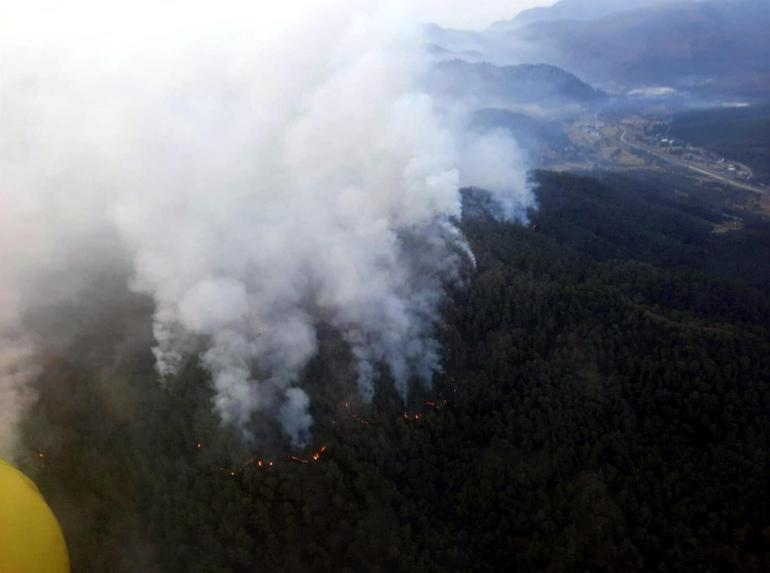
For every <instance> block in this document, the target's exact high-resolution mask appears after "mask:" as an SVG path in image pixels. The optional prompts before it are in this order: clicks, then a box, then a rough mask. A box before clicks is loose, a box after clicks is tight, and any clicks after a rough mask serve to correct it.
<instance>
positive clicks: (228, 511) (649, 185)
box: [25, 172, 770, 573]
mask: <svg viewBox="0 0 770 573" xmlns="http://www.w3.org/2000/svg"><path fill="white" fill-rule="evenodd" d="M537 177H538V180H539V191H538V199H539V203H540V208H539V210H538V211H537V212H534V213H532V216H531V224H530V225H528V226H524V225H518V224H510V223H501V222H497V221H496V220H495V219H494V218H493V217H491V216H489V215H488V212H487V211H488V209H487V207H488V205H487V204H486V199H485V197H484V195H483V194H482V193H480V192H477V191H466V192H465V194H464V199H465V211H466V216H465V219H464V221H463V223H462V225H463V228H464V231H465V233H466V235H467V236H468V237H469V240H470V243H471V246H472V248H473V251H474V253H475V256H476V259H477V268H476V269H475V270H471V269H468V271H467V276H466V284H464V285H453V286H451V288H450V294H451V296H450V302H449V303H448V304H447V306H446V309H445V324H444V329H443V333H442V340H443V352H444V367H445V372H444V374H442V375H441V376H440V377H439V378H438V379H437V380H436V381H435V384H434V388H433V389H432V390H426V391H425V392H424V393H420V394H419V395H414V396H413V397H412V402H411V403H410V404H408V405H407V406H404V405H403V404H401V403H400V400H399V399H398V398H397V397H396V394H395V392H394V391H393V390H392V389H391V387H390V386H389V384H388V382H387V380H383V381H382V383H381V384H380V386H381V387H380V389H379V392H378V397H377V398H376V399H375V403H374V404H372V405H365V404H362V403H361V401H360V400H359V399H358V398H357V396H356V392H355V383H354V376H353V373H352V369H351V367H350V362H351V357H350V356H349V353H348V351H347V349H346V346H345V345H344V344H343V343H342V341H341V340H339V339H338V337H336V336H335V335H334V333H332V332H329V333H327V334H326V335H325V336H324V339H323V340H322V348H321V352H320V354H319V356H318V358H317V359H315V360H314V362H313V363H312V364H311V365H310V367H309V368H308V370H307V372H306V373H305V376H306V377H307V379H308V383H307V384H305V387H306V388H308V389H309V392H310V393H311V394H314V395H313V396H312V398H313V400H312V404H313V405H314V407H313V408H314V411H313V412H312V414H313V417H314V419H315V420H316V425H315V427H314V442H313V444H312V446H310V447H308V448H307V449H306V450H303V451H292V450H291V449H290V448H289V446H288V445H287V444H286V443H283V442H282V441H281V439H280V438H273V437H271V438H270V439H269V440H267V438H263V439H257V445H256V446H255V445H247V444H244V443H243V441H242V440H241V439H240V437H239V436H237V435H235V434H234V433H233V432H231V431H229V430H226V429H225V430H223V429H220V427H219V424H218V419H217V418H216V417H215V414H213V413H212V412H211V408H210V399H211V391H210V390H209V389H208V386H207V380H206V375H205V374H204V372H203V371H202V370H200V369H199V368H198V366H197V365H196V364H190V365H189V366H188V368H187V369H186V370H185V372H184V374H183V375H181V376H180V377H179V378H178V379H177V380H173V381H171V382H170V383H169V384H168V385H166V386H162V385H160V384H158V382H157V380H156V378H155V376H154V373H153V369H152V365H153V357H152V355H151V354H150V353H149V352H148V351H147V350H141V351H139V350H137V349H146V348H147V347H148V346H147V341H148V340H149V339H150V336H151V333H150V330H149V329H150V326H149V325H150V313H151V311H152V308H151V305H150V304H149V303H148V301H147V300H145V299H143V298H141V297H138V296H136V295H132V294H130V293H128V292H126V291H124V290H121V288H120V287H119V286H117V285H121V284H125V283H124V281H123V280H122V279H116V278H115V277H106V278H105V280H104V281H103V282H102V283H101V284H100V285H99V287H98V288H99V289H101V290H102V291H104V290H105V289H107V290H110V289H111V290H110V292H111V293H112V294H110V295H109V296H106V295H105V296H103V297H102V298H101V299H99V301H98V304H94V307H93V308H94V309H96V308H98V309H99V310H98V312H97V311H95V310H93V309H92V310H88V309H77V310H73V311H72V313H71V315H68V316H70V319H71V320H73V321H77V324H79V325H80V326H81V328H80V330H81V331H83V332H87V333H88V335H87V336H84V337H81V338H80V339H78V340H74V341H72V342H71V343H69V345H68V346H67V347H66V348H64V349H56V350H52V351H51V356H50V360H49V362H48V364H47V365H46V367H45V372H44V374H43V376H42V377H41V380H40V382H39V387H38V391H39V394H40V400H39V402H38V405H37V406H36V410H35V411H34V412H33V413H32V415H31V416H29V421H28V422H27V425H26V428H25V439H26V444H27V447H28V451H29V454H28V457H27V459H26V463H25V469H26V470H27V471H29V472H30V473H31V474H32V475H33V477H34V478H35V479H36V480H37V482H38V483H39V484H40V486H41V489H42V490H43V491H44V494H45V495H46V496H47V498H48V499H49V500H50V501H51V503H52V505H53V507H54V509H55V511H56V512H57V514H58V515H59V517H60V518H61V520H62V522H63V526H64V528H65V533H66V535H67V537H68V540H69V543H70V549H71V552H72V559H73V571H77V572H104V571H115V572H140V571H141V572H153V571H158V572H185V573H192V572H218V573H225V572H246V571H263V570H264V571H286V572H305V571H340V572H343V571H382V572H385V571H404V572H413V571H487V572H500V571H515V570H523V571H704V572H705V571H725V572H727V571H747V572H751V571H756V572H760V571H768V570H770V443H768V442H769V441H770V266H768V264H767V261H768V260H770V225H768V223H767V222H765V221H762V220H761V219H759V218H754V217H752V216H751V215H749V214H747V213H742V214H741V215H742V217H743V218H744V229H743V230H740V231H735V232H732V233H727V234H721V235H718V234H714V233H713V227H714V225H715V224H717V223H719V222H720V221H721V220H722V218H723V215H722V210H723V209H724V208H725V206H726V205H727V204H728V202H727V199H726V198H725V197H724V195H723V192H721V191H714V190H711V191H702V192H698V191H697V190H695V189H689V188H687V189H685V188H684V187H682V186H684V185H685V183H683V182H671V181H669V180H664V179H660V180H658V179H650V178H649V177H642V176H632V175H629V176H621V175H597V176H596V177H595V178H585V177H577V176H572V175H557V174H553V173H546V172H544V173H540V174H538V176H537ZM674 190H677V191H678V193H674ZM95 296H96V295H95ZM316 381H317V382H316ZM73 398H76V399H73ZM255 432H256V433H257V435H258V436H273V434H276V432H273V431H272V429H271V428H270V427H268V426H266V427H259V426H257V427H255ZM289 456H294V458H293V459H292V458H290V457H289ZM271 462H272V463H271Z"/></svg>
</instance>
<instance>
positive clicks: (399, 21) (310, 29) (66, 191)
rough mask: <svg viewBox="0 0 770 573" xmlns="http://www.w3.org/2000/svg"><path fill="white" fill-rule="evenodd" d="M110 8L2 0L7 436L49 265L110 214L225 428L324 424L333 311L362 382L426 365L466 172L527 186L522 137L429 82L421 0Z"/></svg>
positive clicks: (163, 327)
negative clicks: (313, 390)
mask: <svg viewBox="0 0 770 573" xmlns="http://www.w3.org/2000/svg"><path fill="white" fill-rule="evenodd" d="M65 4H66V5H65ZM105 4H108V3H98V2H91V1H85V0H76V1H75V2H68V3H55V2H32V4H31V5H27V6H26V7H22V6H20V5H19V3H15V2H14V3H10V2H9V3H4V4H2V13H0V121H1V122H2V124H1V125H0V173H1V174H2V182H1V183H0V265H2V269H3V271H2V274H0V340H2V348H3V351H2V353H1V354H0V408H2V416H1V418H2V423H0V448H2V450H0V453H5V454H6V455H8V453H9V452H10V451H11V450H12V449H13V447H14V437H13V436H14V435H13V429H14V427H15V425H16V424H17V423H18V420H19V419H20V417H21V416H22V415H23V412H24V410H25V408H27V407H28V406H29V404H30V403H31V401H33V400H34V395H33V393H32V392H31V390H30V387H29V384H28V382H29V380H30V379H31V378H33V377H34V376H35V371H36V360H37V358H36V349H37V348H39V344H38V342H36V340H35V339H34V337H33V336H31V335H30V333H29V332H26V331H25V326H24V325H25V321H24V317H25V315H26V314H28V313H29V312H30V311H31V310H32V309H34V308H35V307H36V306H37V305H39V304H40V302H41V297H43V296H44V295H43V292H44V289H42V288H41V284H40V282H41V277H43V276H50V267H51V266H52V265H54V264H55V265H59V267H61V268H66V261H67V260H68V258H69V257H71V256H72V254H73V253H78V255H79V256H83V253H88V249H89V248H90V243H89V237H93V236H94V233H98V232H103V231H104V230H105V229H108V230H109V231H111V232H114V233H116V234H117V236H118V237H120V241H121V246H120V248H121V249H123V250H125V251H126V252H128V253H129V255H130V259H131V260H132V265H133V278H132V280H131V288H132V289H134V290H135V291H137V292H141V293H146V294H148V295H150V296H151V297H152V298H153V300H154V302H155V313H154V336H155V348H154V353H155V357H156V362H157V370H158V373H159V377H160V378H161V379H163V380H165V379H170V378H173V376H174V375H175V373H176V372H177V371H178V368H179V367H180V365H181V364H182V363H183V362H184V360H186V359H188V358H189V357H191V356H193V357H194V356H196V355H200V359H201V361H202V363H203V364H204V366H205V367H206V369H207V370H208V371H209V372H210V374H211V380H212V385H213V387H214V390H215V395H216V398H215V403H214V408H215V409H216V411H217V412H218V413H219V415H220V416H221V418H222V421H223V422H224V423H226V424H230V423H232V424H236V425H238V426H239V427H241V428H242V429H243V430H244V432H245V433H247V429H248V425H249V420H250V419H251V417H252V416H253V415H268V416H274V417H275V418H276V419H277V420H279V421H280V423H281V424H282V426H283V428H284V429H285V431H286V432H287V434H288V435H289V436H290V437H291V439H292V440H293V441H294V442H295V443H298V444H299V443H302V442H304V441H305V440H307V439H308V437H309V432H310V429H311V426H312V419H311V417H310V416H309V414H308V408H309V399H308V396H307V394H306V393H305V392H304V390H303V389H302V388H301V387H299V380H300V374H301V372H302V369H303V367H305V365H306V364H307V363H308V361H309V360H310V359H311V358H312V357H313V356H314V354H315V353H316V350H317V327H318V325H319V324H321V323H324V324H326V325H329V326H331V327H333V328H335V329H336V330H337V331H338V332H340V334H341V335H342V336H343V338H344V339H345V340H346V341H347V343H348V344H349V345H350V347H351V351H352V354H353V356H354V357H355V360H356V362H357V369H358V385H359V389H360V392H361V394H362V396H363V397H364V398H365V399H371V398H372V395H373V392H374V390H373V388H374V384H373V382H374V379H375V377H376V376H377V373H378V372H380V371H382V370H383V369H386V370H387V371H389V373H390V375H391V377H392V378H393V380H394V381H395V384H396V386H397V389H398V391H399V392H400V393H401V394H402V396H407V394H408V392H409V385H410V383H414V382H418V383H422V384H425V385H428V384H430V381H431V377H432V376H433V374H434V373H435V372H436V371H437V370H438V369H439V364H440V357H439V353H440V349H439V346H438V343H437V341H436V338H435V332H436V328H437V325H438V323H439V320H440V317H439V313H438V306H439V304H440V302H441V298H442V285H444V284H446V282H447V281H452V280H455V279H456V273H457V270H458V268H459V267H460V265H462V264H463V263H464V261H465V262H467V260H468V257H469V254H468V253H469V249H468V248H467V245H466V244H465V241H464V238H463V237H462V235H461V233H460V232H459V231H458V229H457V227H456V225H455V221H456V220H457V218H459V216H460V197H459V193H458V190H459V188H460V187H461V186H465V185H478V186H482V187H484V188H486V189H488V190H490V191H491V192H493V193H494V194H495V196H496V197H497V199H498V201H499V203H500V205H501V214H502V215H503V216H505V217H512V218H516V217H522V216H523V213H525V211H526V209H527V208H528V207H530V206H531V205H532V203H533V199H532V194H531V191H530V189H529V188H528V186H527V181H526V170H525V166H524V165H523V162H522V159H521V155H520V153H519V150H518V147H517V145H516V143H515V142H514V141H513V140H511V139H510V138H509V137H508V136H506V135H504V134H502V133H492V134H489V135H486V136H480V135H474V134H470V133H465V132H464V131H463V130H462V128H461V127H460V126H462V125H463V121H462V120H461V119H459V118H458V117H457V114H456V110H455V111H454V112H452V113H451V114H450V113H448V112H446V113H445V112H442V111H440V110H437V109H436V106H435V105H434V103H433V101H432V99H431V97H430V96H429V95H427V94H425V93H423V91H422V89H421V87H420V76H421V74H422V72H423V69H424V65H425V64H424V62H423V59H422V49H421V45H422V40H421V38H420V34H419V27H418V26H417V25H416V24H414V20H413V19H412V18H411V17H410V13H411V11H410V6H409V5H408V3H402V4H401V5H400V6H399V7H398V8H395V7H394V3H393V2H376V1H357V2H356V1H344V0H340V1H334V2H305V1H298V0H289V1H284V2H281V3H276V4H280V6H272V5H270V4H268V3H253V2H246V1H245V0H244V1H242V2H240V1H226V2H218V3H216V4H212V3H210V2H202V1H201V2H197V1H193V2H190V1H189V0H188V1H185V2H177V1H166V2H157V1H156V2H136V1H134V2H131V3H124V4H121V5H112V6H106V5H105ZM63 272H64V273H65V274H66V271H63ZM76 292H77V291H76V290H73V292H72V293H71V296H77V295H76ZM38 334H39V333H38Z"/></svg>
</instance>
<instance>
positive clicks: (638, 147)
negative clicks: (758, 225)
mask: <svg viewBox="0 0 770 573" xmlns="http://www.w3.org/2000/svg"><path fill="white" fill-rule="evenodd" d="M620 143H621V144H623V145H626V146H628V147H629V148H631V149H635V150H637V151H642V152H644V153H648V154H650V155H652V156H654V157H657V158H658V159H660V160H661V161H665V162H666V163H670V164H672V165H676V166H677V167H684V168H685V169H689V170H691V171H695V172H696V173H700V174H701V175H705V176H706V177H710V178H711V179H715V180H716V181H719V182H720V183H725V184H727V185H732V186H733V187H737V188H738V189H744V190H746V191H751V192H753V193H759V194H760V195H765V194H767V193H768V190H767V189H763V188H762V187H757V186H756V185H749V184H748V183H741V182H740V181H735V180H733V179H730V178H729V177H725V176H724V175H720V174H718V173H714V172H713V171H709V170H708V169H703V168H702V167H695V166H694V165H690V164H689V163H687V162H686V161H682V160H679V159H675V158H673V157H669V156H668V155H663V154H661V153H658V152H656V151H655V150H653V149H650V148H648V147H645V146H642V145H638V144H635V143H630V142H628V141H627V140H626V128H625V127H621V128H620Z"/></svg>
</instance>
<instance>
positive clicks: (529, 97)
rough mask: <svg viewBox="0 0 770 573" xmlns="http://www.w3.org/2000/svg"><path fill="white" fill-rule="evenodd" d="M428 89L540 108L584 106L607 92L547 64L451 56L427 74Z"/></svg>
mask: <svg viewBox="0 0 770 573" xmlns="http://www.w3.org/2000/svg"><path fill="white" fill-rule="evenodd" d="M427 82H428V85H429V86H430V88H431V90H432V91H433V92H434V93H436V94H439V95H441V96H448V97H451V98H454V99H460V100H464V101H471V102H472V103H474V104H476V105H477V106H485V107H489V106H503V107H505V106H507V107H511V106H516V105H527V104H532V105H537V106H538V107H539V108H541V109H546V108H563V107H564V106H570V105H586V104H590V103H593V102H596V101H598V100H602V99H604V98H605V97H606V95H605V94H604V93H603V92H601V91H599V90H596V89H594V88H593V87H591V86H590V85H588V84H587V83H585V82H583V81H582V80H581V79H580V78H578V77H577V76H575V75H574V74H571V73H569V72H566V71H565V70H563V69H561V68H558V67H555V66H551V65H547V64H521V65H517V66H496V65H494V64H490V63H488V62H467V61H463V60H460V59H453V60H447V61H442V62H438V63H437V64H435V65H434V66H433V67H432V68H431V69H430V71H429V72H428V74H427Z"/></svg>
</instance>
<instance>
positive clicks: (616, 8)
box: [491, 0, 692, 30]
mask: <svg viewBox="0 0 770 573" xmlns="http://www.w3.org/2000/svg"><path fill="white" fill-rule="evenodd" d="M691 1H692V0H691ZM666 2H670V0H591V1H590V2H587V1H586V0H561V2H557V3H556V4H554V5H552V6H541V7H538V8H531V9H530V10H524V11H523V12H521V13H519V15H518V16H516V17H515V18H513V19H512V20H504V21H501V22H495V23H494V24H492V26H491V29H494V30H507V29H511V28H517V27H520V26H526V25H527V24H532V23H533V22H547V21H554V20H595V19H597V18H603V17H605V16H609V15H610V14H615V13H618V12H627V11H630V10H637V9H639V8H647V7H649V6H653V5H655V4H664V3H666Z"/></svg>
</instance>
